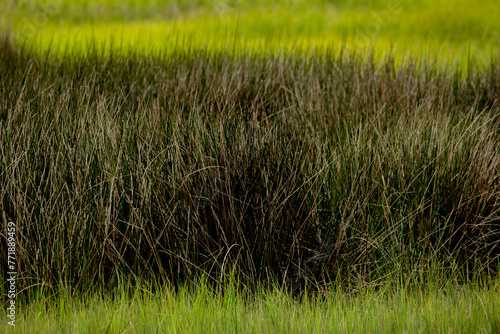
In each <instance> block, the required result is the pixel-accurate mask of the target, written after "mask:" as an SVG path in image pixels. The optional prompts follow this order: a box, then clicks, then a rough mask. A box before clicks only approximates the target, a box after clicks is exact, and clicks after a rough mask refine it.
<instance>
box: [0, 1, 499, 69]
mask: <svg viewBox="0 0 500 334" xmlns="http://www.w3.org/2000/svg"><path fill="white" fill-rule="evenodd" d="M2 6H3V9H2V12H3V13H4V15H3V16H4V18H3V26H4V29H5V28H9V29H11V30H12V31H13V32H14V34H15V36H16V38H17V40H18V41H19V42H21V43H28V44H32V45H36V46H37V47H38V48H39V49H40V50H46V49H48V48H52V49H53V50H67V49H71V50H73V51H74V52H77V53H78V52H85V50H86V49H87V48H88V47H89V44H97V45H99V46H100V47H102V46H103V45H108V46H110V45H112V48H113V49H116V50H121V51H130V50H131V49H133V50H136V51H137V50H139V51H141V52H157V51H162V52H169V51H172V50H174V49H175V50H179V49H180V48H194V49H197V48H206V49H209V50H213V51H217V50H221V49H222V50H226V49H229V50H231V51H245V50H248V49H252V50H254V51H255V50H261V51H263V52H268V51H269V50H274V51H276V50H286V51H290V50H293V49H311V48H314V49H315V48H327V49H334V50H339V49H340V48H341V47H342V48H343V49H346V48H347V49H355V50H360V49H361V50H366V49H369V50H373V51H374V52H375V54H376V55H380V56H384V55H385V54H386V53H387V52H388V51H390V52H394V53H395V54H396V55H397V56H398V57H406V56H408V55H412V56H414V55H416V54H418V55H420V56H424V57H430V58H432V59H437V60H439V61H443V62H447V63H449V62H451V63H457V62H458V63H460V64H467V63H469V62H471V61H473V62H480V63H487V62H489V60H490V59H491V57H492V56H496V54H497V53H498V46H499V45H500V22H499V20H498V19H497V18H498V17H500V6H498V4H497V2H496V1H493V0H483V1H474V0H467V1H465V0H452V1H445V0H438V1H430V0H391V1H369V0H365V1H363V0H350V1H348V0H340V1H326V0H312V1H305V0H293V1H283V0H279V1H266V0H254V1H251V0H243V1H230V0H222V1H197V0H192V1H188V0H185V1H183V0H180V1H179V0H177V1H170V0H159V1H151V0H149V1H141V2H139V1H136V0H128V1H117V0H107V1H96V0H94V1H92V0H80V1H68V0H55V1H52V0H24V1H23V0H19V1H13V0H7V1H5V2H4V3H3V5H2ZM111 41H112V42H111Z"/></svg>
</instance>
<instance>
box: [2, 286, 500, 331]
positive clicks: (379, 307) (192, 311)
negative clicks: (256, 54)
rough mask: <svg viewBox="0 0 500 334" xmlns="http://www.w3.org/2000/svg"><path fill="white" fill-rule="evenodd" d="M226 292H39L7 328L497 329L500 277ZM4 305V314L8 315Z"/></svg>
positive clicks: (227, 289) (205, 289)
mask: <svg viewBox="0 0 500 334" xmlns="http://www.w3.org/2000/svg"><path fill="white" fill-rule="evenodd" d="M223 291H224V292H225V293H224V294H222V293H221V291H216V290H213V288H212V287H211V286H210V284H207V282H206V280H201V281H198V282H196V283H195V284H190V285H189V286H184V287H182V288H181V289H179V290H178V291H174V290H172V289H170V288H168V287H163V288H162V289H161V290H155V291H151V290H149V289H148V287H147V286H143V287H141V288H135V289H131V290H130V287H124V286H120V288H119V289H118V293H117V294H116V295H115V296H114V298H110V297H109V296H107V295H102V294H99V293H96V292H94V293H91V294H85V295H83V296H82V295H79V296H77V297H75V296H73V295H71V294H70V293H68V291H67V290H62V291H60V292H59V293H57V294H56V295H50V296H48V295H47V294H46V293H43V292H42V293H40V294H39V295H38V296H36V297H35V298H33V302H32V303H30V304H28V305H26V306H23V307H22V308H20V309H19V311H18V316H17V319H18V320H17V323H16V327H9V328H6V327H3V328H2V326H6V323H5V322H3V323H2V325H0V328H1V329H5V330H7V331H8V332H9V333H26V332H30V333H49V332H50V333H54V332H63V333H66V332H67V333H97V332H106V333H123V332H131V333H165V332H168V333H212V332H216V333H339V332H340V333H344V332H347V333H361V332H370V333H394V332H397V333H400V332H411V333H428V332H453V333H471V332H474V333H498V331H499V329H500V328H499V326H500V309H499V305H500V293H499V291H498V282H497V283H495V282H489V283H487V284H479V285H455V284H447V285H444V286H437V285H429V286H427V287H426V289H424V290H418V291H415V290H412V289H409V288H408V287H407V286H399V285H397V284H396V285H392V286H391V285H387V286H384V287H383V288H382V289H372V288H367V289H363V290H362V291H358V292H353V291H351V292H348V291H345V290H343V289H342V288H337V289H330V290H329V291H328V292H325V293H322V294H308V295H305V296H304V297H303V298H302V299H301V301H300V302H299V301H297V299H295V298H293V297H292V296H291V295H290V294H289V293H287V292H286V291H284V290H282V289H280V288H272V289H269V288H258V289H256V291H254V292H253V293H251V292H249V291H248V290H244V289H243V290H242V289H241V288H239V287H238V286H236V285H235V284H234V282H233V283H228V284H226V286H225V288H224V289H223ZM3 312H4V308H2V311H0V314H2V316H5V315H4V314H3Z"/></svg>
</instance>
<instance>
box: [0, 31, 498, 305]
mask: <svg viewBox="0 0 500 334" xmlns="http://www.w3.org/2000/svg"><path fill="white" fill-rule="evenodd" d="M0 77H1V80H0V129H1V131H0V171H1V172H0V208H1V210H2V214H3V217H4V219H5V220H7V221H13V222H15V223H16V226H17V229H18V234H17V238H18V248H17V257H18V262H19V266H20V268H19V277H20V278H19V279H20V281H19V286H22V287H23V289H22V293H21V294H20V297H19V298H22V296H23V294H26V293H29V292H30V291H36V290H37V289H43V290H44V291H58V290H59V289H60V288H63V287H64V288H65V289H69V291H70V293H73V292H77V291H93V290H94V289H96V287H100V288H103V289H105V290H113V289H114V288H115V287H116V286H117V282H119V281H121V280H125V281H126V282H128V283H129V284H132V285H133V284H136V283H137V282H144V281H146V282H156V283H158V284H159V285H164V284H166V283H167V284H168V285H172V286H181V285H182V284H185V283H186V282H190V281H193V280H195V279H196V277H200V276H201V275H205V276H206V277H207V280H208V282H209V284H215V285H217V284H223V283H224V282H225V281H226V280H227V275H228V273H230V272H237V276H238V281H239V282H241V283H242V284H243V285H244V286H247V287H249V288H250V289H251V288H256V287H257V286H259V284H266V282H267V283H270V282H279V284H285V285H286V286H288V287H291V289H292V290H293V291H303V290H304V288H305V287H306V286H309V287H312V288H322V287H327V286H329V285H330V284H333V283H335V284H341V285H344V286H349V285H358V286H364V285H366V284H369V285H370V286H377V285H384V284H386V282H387V281H393V282H404V284H407V285H411V284H417V285H418V284H427V283H428V282H429V280H432V277H448V278H453V279H456V280H457V281H461V282H467V281H474V280H477V279H479V278H481V277H487V276H489V275H497V274H498V263H499V254H500V244H499V240H500V238H499V233H500V224H499V223H500V222H499V208H500V206H499V199H500V182H499V175H500V155H499V153H500V152H499V147H500V145H499V134H500V132H499V119H498V115H499V104H498V99H499V91H500V90H499V88H500V86H499V85H500V71H499V70H498V66H497V62H496V61H494V60H492V62H491V64H490V65H489V66H487V67H483V68H476V69H473V68H469V70H468V71H467V72H463V71H462V70H461V69H459V68H440V67H438V66H437V65H435V64H432V63H429V62H423V61H418V60H412V59H408V60H406V61H405V62H404V64H403V65H398V66H396V65H395V63H394V61H393V59H391V58H390V57H388V58H387V59H386V60H385V61H384V62H382V63H379V62H375V61H373V60H370V58H369V57H365V56H360V55H357V54H352V53H347V52H341V53H340V54H333V53H328V52H324V53H309V54H305V53H303V54H298V55H297V54H293V55H290V54H276V53H269V55H268V56H267V57H262V56H260V55H259V56H256V55H253V54H252V53H247V54H242V55H234V54H231V53H224V52H220V51H216V52H213V51H207V50H205V51H203V50H201V51H200V50H195V49H193V50H189V49H186V48H184V49H183V50H181V51H179V52H176V53H169V54H168V55H167V54H165V55H162V54H161V53H159V54H156V55H154V56H151V55H150V56H144V55H139V54H129V55H123V54H113V53H101V52H100V51H99V50H96V49H89V50H88V52H87V53H86V54H85V55H80V57H76V56H75V55H72V54H71V51H68V53H67V55H66V56H65V57H52V56H51V54H50V53H46V54H45V55H40V54H38V53H36V52H34V51H32V50H30V49H29V48H28V47H22V46H19V45H18V46H17V47H14V45H13V44H12V43H11V42H10V40H9V38H8V37H4V38H3V39H2V46H1V48H0ZM4 223H5V222H4ZM2 240H5V239H4V237H3V238H2ZM2 243H3V241H2ZM0 254H1V258H2V261H3V262H4V263H5V262H6V260H5V259H6V256H7V255H6V247H2V248H1V250H0ZM32 293H34V292H32Z"/></svg>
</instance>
